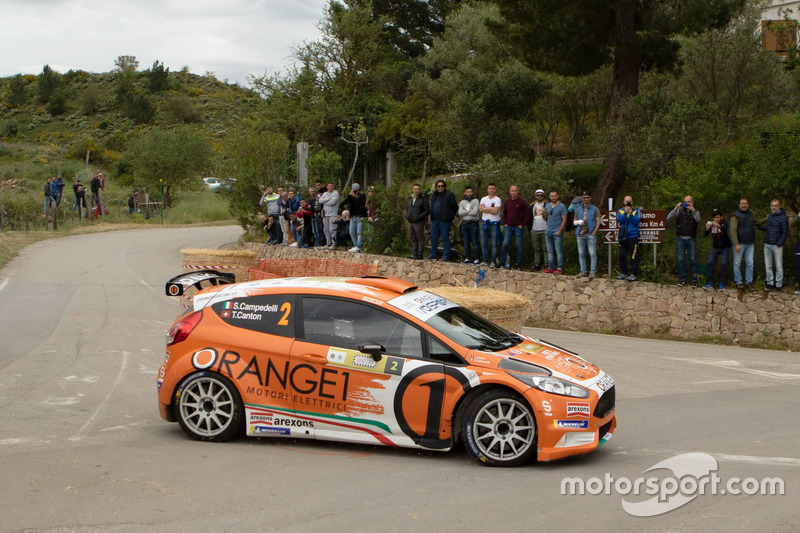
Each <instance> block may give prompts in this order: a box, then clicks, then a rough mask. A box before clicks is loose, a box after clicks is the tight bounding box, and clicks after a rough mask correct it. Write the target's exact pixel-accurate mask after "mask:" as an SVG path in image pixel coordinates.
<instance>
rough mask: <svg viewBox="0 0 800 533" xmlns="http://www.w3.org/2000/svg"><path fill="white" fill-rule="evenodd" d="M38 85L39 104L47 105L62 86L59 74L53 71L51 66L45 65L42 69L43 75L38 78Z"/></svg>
mask: <svg viewBox="0 0 800 533" xmlns="http://www.w3.org/2000/svg"><path fill="white" fill-rule="evenodd" d="M37 85H38V88H39V96H38V97H39V103H41V104H47V103H48V102H50V98H51V97H52V96H53V93H54V92H56V90H57V89H58V88H59V87H60V86H61V80H59V74H58V72H56V71H54V70H53V69H51V68H50V66H49V65H45V66H44V68H42V73H41V74H39V76H38V79H37Z"/></svg>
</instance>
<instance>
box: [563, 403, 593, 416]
mask: <svg viewBox="0 0 800 533" xmlns="http://www.w3.org/2000/svg"><path fill="white" fill-rule="evenodd" d="M590 413H591V409H590V407H589V404H588V403H587V402H567V418H589V414H590Z"/></svg>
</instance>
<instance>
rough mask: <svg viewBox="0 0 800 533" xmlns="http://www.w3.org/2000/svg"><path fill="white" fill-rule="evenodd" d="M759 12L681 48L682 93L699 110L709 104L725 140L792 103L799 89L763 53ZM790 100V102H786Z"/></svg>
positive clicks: (774, 59)
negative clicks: (791, 85)
mask: <svg viewBox="0 0 800 533" xmlns="http://www.w3.org/2000/svg"><path fill="white" fill-rule="evenodd" d="M759 23H760V11H759V10H758V9H756V8H755V7H750V8H749V9H748V10H747V12H746V16H744V17H742V18H740V19H738V20H736V21H734V22H732V23H731V24H729V25H728V26H726V27H724V28H720V29H714V30H710V31H707V32H705V33H703V34H701V35H699V36H698V37H697V38H694V39H689V40H687V41H686V43H685V45H684V47H683V54H682V63H683V72H682V76H681V83H680V86H679V87H680V88H681V89H682V92H684V93H686V94H687V95H689V96H690V97H691V98H693V99H695V100H697V101H698V102H700V103H701V104H702V105H713V106H714V107H715V108H716V109H717V113H718V117H719V120H720V121H721V122H722V123H723V124H724V126H725V139H724V141H723V142H725V141H728V140H729V139H731V138H732V137H733V136H734V135H735V134H736V133H737V132H738V129H740V128H743V127H746V126H747V125H748V123H751V122H752V121H753V120H757V119H758V118H759V117H762V116H765V115H767V114H770V113H772V112H775V111H777V110H778V109H779V108H780V107H781V106H782V105H784V104H786V103H795V102H796V99H797V96H796V95H797V89H796V88H794V87H790V86H789V84H790V83H791V82H790V77H789V75H788V74H787V73H786V72H784V71H783V69H782V68H781V66H780V63H779V58H778V56H777V55H776V54H775V53H774V52H770V51H767V50H764V48H763V46H762V45H761V40H760V37H759V31H758V28H759ZM787 101H788V102H787Z"/></svg>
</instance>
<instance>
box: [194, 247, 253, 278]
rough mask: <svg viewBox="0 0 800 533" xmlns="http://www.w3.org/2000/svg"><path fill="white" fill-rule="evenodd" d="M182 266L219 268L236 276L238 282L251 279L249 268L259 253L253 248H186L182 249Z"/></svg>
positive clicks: (195, 268)
mask: <svg viewBox="0 0 800 533" xmlns="http://www.w3.org/2000/svg"><path fill="white" fill-rule="evenodd" d="M181 258H182V261H181V263H182V264H181V267H182V268H183V270H184V271H185V272H191V271H192V270H207V269H211V270H219V271H220V272H228V273H231V274H234V275H235V276H236V282H237V283H238V282H240V281H248V280H249V279H250V276H249V273H248V272H249V269H250V268H252V267H254V266H255V265H256V259H257V258H258V253H257V252H255V251H253V250H244V249H237V250H214V249H209V248H186V249H183V250H181Z"/></svg>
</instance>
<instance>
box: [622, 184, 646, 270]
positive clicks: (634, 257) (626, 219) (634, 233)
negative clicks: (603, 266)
mask: <svg viewBox="0 0 800 533" xmlns="http://www.w3.org/2000/svg"><path fill="white" fill-rule="evenodd" d="M623 203H624V205H623V206H622V207H621V208H620V209H619V210H618V211H617V244H619V254H618V260H619V271H620V275H619V276H617V278H616V279H620V280H627V281H636V275H637V274H638V273H639V223H640V222H641V220H642V210H641V209H639V208H638V207H633V198H632V197H631V196H626V197H625V199H624V201H623ZM629 258H630V262H631V269H630V271H629V270H628V259H629ZM629 272H630V273H629Z"/></svg>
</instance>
